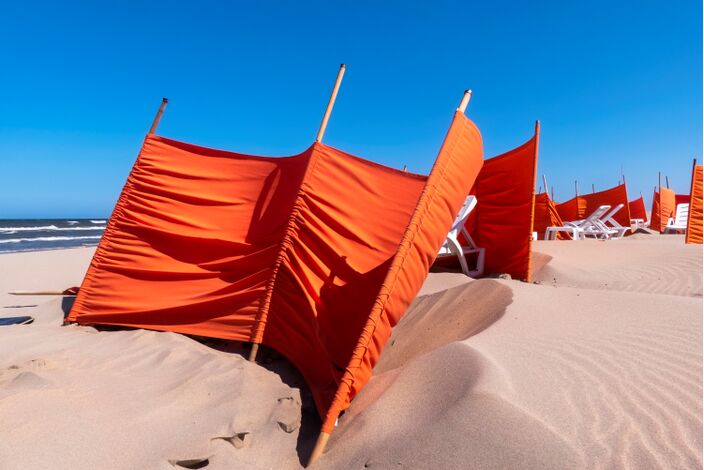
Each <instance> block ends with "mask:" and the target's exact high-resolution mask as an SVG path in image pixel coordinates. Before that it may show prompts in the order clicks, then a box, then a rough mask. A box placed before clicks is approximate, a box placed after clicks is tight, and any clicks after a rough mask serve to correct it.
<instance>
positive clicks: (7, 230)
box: [0, 225, 105, 234]
mask: <svg viewBox="0 0 704 470" xmlns="http://www.w3.org/2000/svg"><path fill="white" fill-rule="evenodd" d="M75 230H105V225H100V226H95V225H92V226H90V227H57V226H56V225H42V226H38V227H0V234H2V233H15V232H49V231H51V232H53V231H75Z"/></svg>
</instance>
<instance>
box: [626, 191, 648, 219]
mask: <svg viewBox="0 0 704 470" xmlns="http://www.w3.org/2000/svg"><path fill="white" fill-rule="evenodd" d="M628 210H629V211H630V213H631V218H632V219H641V220H643V222H647V221H648V213H647V212H646V211H645V202H644V201H643V196H641V197H639V198H638V199H635V200H633V201H630V202H629V203H628Z"/></svg>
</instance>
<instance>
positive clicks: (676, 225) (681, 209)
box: [665, 204, 689, 233]
mask: <svg viewBox="0 0 704 470" xmlns="http://www.w3.org/2000/svg"><path fill="white" fill-rule="evenodd" d="M688 218H689V204H677V207H676V208H675V218H674V219H673V218H672V217H670V218H669V219H668V220H667V225H666V226H665V233H672V232H679V231H681V230H687V219H688Z"/></svg>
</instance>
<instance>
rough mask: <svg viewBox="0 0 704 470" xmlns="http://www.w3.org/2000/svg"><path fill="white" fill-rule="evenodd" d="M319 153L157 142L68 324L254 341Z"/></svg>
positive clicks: (148, 142) (144, 153)
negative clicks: (268, 153)
mask: <svg viewBox="0 0 704 470" xmlns="http://www.w3.org/2000/svg"><path fill="white" fill-rule="evenodd" d="M310 153H311V150H310V149H309V150H307V151H306V152H304V153H303V154H301V155H298V156H294V157H288V158H257V157H251V156H246V155H239V154H235V153H230V152H222V151H217V150H211V149H207V148H203V147H197V146H194V145H189V144H184V143H180V142H176V141H172V140H169V139H165V138H163V137H157V136H155V135H148V136H147V137H146V139H145V141H144V145H143V147H142V150H141V152H140V154H139V156H138V158H137V162H136V163H135V165H134V167H133V169H132V172H131V173H130V175H129V177H128V179H127V183H126V184H125V187H124V189H123V191H122V194H121V195H120V198H119V199H118V201H117V205H116V206H115V210H114V211H113V214H112V216H111V217H110V221H109V222H108V225H107V228H106V230H105V234H104V235H103V238H102V239H101V241H100V244H99V245H98V248H97V250H96V253H95V256H94V257H93V260H92V262H91V265H90V267H89V269H88V272H87V273H86V276H85V279H84V280H83V283H82V285H81V288H80V291H79V293H78V296H77V297H76V301H75V303H74V305H73V308H72V310H71V312H70V314H69V316H68V320H70V321H78V322H80V323H85V324H110V325H121V326H130V327H135V328H151V329H167V330H169V331H175V332H179V333H187V334H195V335H201V336H214V337H218V338H224V339H233V340H241V341H248V340H249V338H250V330H251V326H252V325H253V322H254V319H255V316H256V314H257V311H258V309H259V301H260V297H261V296H262V294H263V293H264V289H265V287H266V284H267V281H268V279H269V278H270V277H271V273H272V265H273V263H274V259H275V257H276V254H277V251H278V247H279V244H280V243H281V239H282V237H283V232H284V229H285V227H286V222H287V220H288V217H289V214H290V212H291V208H292V206H293V202H294V198H295V196H296V192H297V190H298V187H299V186H300V182H301V178H302V177H303V173H304V171H305V168H306V165H307V161H308V158H309V155H310ZM155 292H159V293H161V294H160V295H155Z"/></svg>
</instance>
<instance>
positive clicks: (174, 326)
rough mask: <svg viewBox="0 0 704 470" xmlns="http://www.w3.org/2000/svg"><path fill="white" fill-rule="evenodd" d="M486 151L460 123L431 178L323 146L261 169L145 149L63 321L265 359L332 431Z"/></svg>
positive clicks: (253, 160) (195, 151)
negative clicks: (247, 348)
mask: <svg viewBox="0 0 704 470" xmlns="http://www.w3.org/2000/svg"><path fill="white" fill-rule="evenodd" d="M481 148H482V147H481V136H480V134H479V131H478V130H477V128H476V127H475V126H474V124H473V123H472V122H471V121H469V120H468V119H467V118H466V117H464V115H463V114H461V113H457V114H456V116H455V118H454V120H453V123H452V126H451V128H450V131H449V133H448V136H447V138H446V141H445V143H444V145H443V147H442V150H441V152H440V154H439V156H438V159H437V161H436V163H435V166H434V167H433V171H432V173H431V174H430V176H429V177H425V176H420V175H413V174H410V173H405V172H402V171H397V170H394V169H391V168H388V167H385V166H382V165H378V164H376V163H373V162H370V161H366V160H363V159H361V158H359V157H355V156H353V155H350V154H347V153H345V152H342V151H340V150H337V149H334V148H332V147H329V146H326V145H323V144H320V143H315V144H313V145H312V146H311V147H310V148H309V149H307V150H306V151H304V152H303V153H301V154H299V155H295V156H292V157H283V158H270V157H255V156H251V155H243V154H236V153H232V152H225V151H221V150H213V149H208V148H204V147H199V146H195V145H191V144H186V143H182V142H177V141H174V140H170V139H166V138H163V137H158V136H156V135H152V134H150V135H148V136H147V137H146V139H145V141H144V145H143V147H142V150H141V152H140V154H139V156H138V158H137V162H136V163H135V165H134V167H133V169H132V171H131V173H130V175H129V177H128V180H127V183H126V184H125V187H124V189H123V191H122V194H121V195H120V198H119V199H118V202H117V205H116V207H115V210H114V212H113V214H112V216H111V218H110V221H109V222H108V226H107V228H106V230H105V233H104V235H103V238H102V239H101V241H100V244H99V246H98V248H97V250H96V253H95V256H94V258H93V260H92V262H91V265H90V267H89V269H88V272H87V273H86V276H85V279H84V281H83V283H82V285H81V287H80V290H79V293H78V296H77V297H76V301H75V303H74V305H73V308H72V310H71V312H70V314H69V316H68V320H69V321H74V322H78V323H81V324H92V325H119V326H126V327H135V328H147V329H154V330H162V331H173V332H178V333H184V334H190V335H197V336H206V337H214V338H222V339H228V340H237V341H248V342H253V343H262V344H265V345H268V346H270V347H272V348H274V349H276V350H277V351H279V352H281V353H282V354H283V355H284V356H286V357H287V358H288V359H289V360H290V361H291V362H292V363H293V364H294V365H295V366H296V367H297V368H298V370H299V371H300V372H301V374H302V375H303V377H304V378H305V380H306V382H307V383H308V385H309V386H310V389H311V391H312V394H313V397H314V399H315V403H316V405H317V408H318V410H319V412H320V414H321V416H322V417H330V416H337V414H339V412H340V411H341V410H343V409H345V408H346V407H347V406H348V405H349V402H350V400H351V399H352V398H354V396H355V395H356V394H357V393H358V392H359V390H360V389H361V388H362V387H363V386H364V384H365V383H366V382H367V381H368V379H369V376H370V375H371V371H372V369H373V367H374V364H376V361H377V359H378V355H379V354H380V352H381V350H382V349H383V347H384V344H385V343H386V339H387V338H388V336H389V334H390V329H391V328H392V327H393V325H395V324H396V322H398V320H399V319H400V318H401V316H402V315H403V313H404V312H405V310H406V307H407V306H408V304H409V303H410V301H411V300H412V299H413V297H414V296H415V294H416V293H417V291H418V290H419V289H420V286H421V284H422V282H423V280H424V278H425V277H426V275H427V271H428V265H429V264H430V262H432V260H433V259H434V257H435V256H436V254H437V251H438V249H439V248H440V246H441V244H442V242H443V241H444V238H445V236H446V234H447V232H448V230H449V228H450V226H451V224H452V221H453V220H454V217H455V215H456V213H457V212H458V211H459V208H460V207H461V205H462V202H463V201H464V197H465V195H466V194H467V192H468V191H469V189H470V187H471V186H472V184H473V183H474V178H475V177H476V174H477V173H478V171H479V169H480V168H481V165H482V150H481ZM333 401H334V405H333ZM328 421H329V419H328V420H327V421H326V423H327V422H328ZM333 423H334V420H333ZM328 428H329V426H328Z"/></svg>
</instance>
